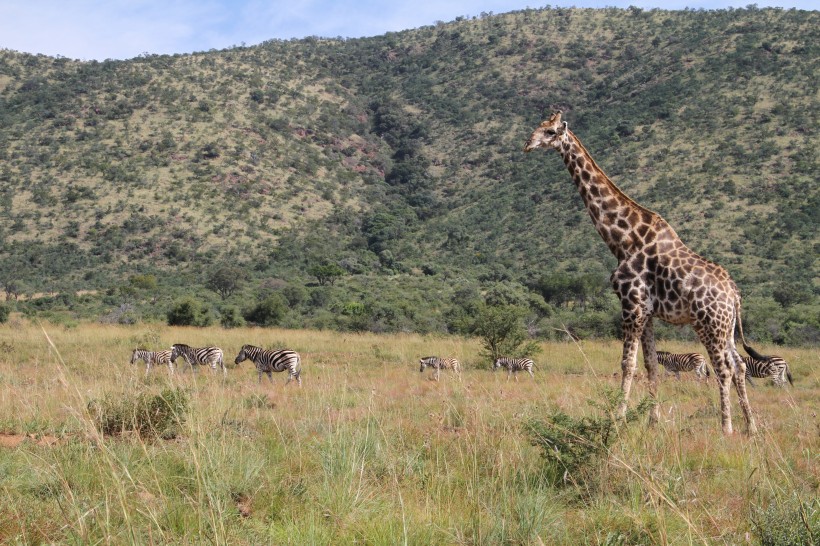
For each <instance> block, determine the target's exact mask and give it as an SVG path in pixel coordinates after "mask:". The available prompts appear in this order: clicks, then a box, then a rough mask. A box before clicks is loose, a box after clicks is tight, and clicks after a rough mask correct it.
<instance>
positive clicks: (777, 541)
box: [751, 496, 820, 546]
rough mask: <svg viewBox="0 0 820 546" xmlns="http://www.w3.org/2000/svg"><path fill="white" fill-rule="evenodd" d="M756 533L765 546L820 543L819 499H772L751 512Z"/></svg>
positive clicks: (795, 497)
mask: <svg viewBox="0 0 820 546" xmlns="http://www.w3.org/2000/svg"><path fill="white" fill-rule="evenodd" d="M751 519H752V523H753V525H754V534H755V535H757V538H758V540H760V544H761V545H762V546H769V545H772V546H774V545H778V546H781V545H783V546H785V545H792V544H793V545H795V546H797V545H800V544H820V500H818V499H812V500H810V501H803V500H800V499H799V498H798V497H797V496H794V497H792V498H790V499H786V500H785V501H784V502H777V501H772V502H770V503H769V505H768V506H767V507H766V508H765V509H755V510H753V512H752V516H751Z"/></svg>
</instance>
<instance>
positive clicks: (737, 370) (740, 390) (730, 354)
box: [726, 347, 757, 435]
mask: <svg viewBox="0 0 820 546" xmlns="http://www.w3.org/2000/svg"><path fill="white" fill-rule="evenodd" d="M726 359H727V361H728V362H732V361H734V363H735V365H734V375H733V376H732V382H733V383H734V384H735V390H736V391H737V397H738V399H739V401H740V409H741V411H743V417H744V418H745V419H746V428H747V430H748V432H749V434H750V435H753V434H757V425H756V424H755V418H754V415H753V414H752V406H751V405H750V404H749V396H748V393H747V392H746V363H745V362H743V359H742V358H740V355H739V354H738V353H737V351H736V350H735V349H734V348H732V347H729V350H728V351H727V355H726Z"/></svg>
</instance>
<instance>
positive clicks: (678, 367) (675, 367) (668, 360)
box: [658, 351, 710, 379]
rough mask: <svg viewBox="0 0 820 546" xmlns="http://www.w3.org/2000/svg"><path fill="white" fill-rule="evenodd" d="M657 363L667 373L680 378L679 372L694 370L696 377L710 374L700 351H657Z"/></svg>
mask: <svg viewBox="0 0 820 546" xmlns="http://www.w3.org/2000/svg"><path fill="white" fill-rule="evenodd" d="M658 364H660V365H661V366H663V367H664V368H665V369H666V371H667V373H674V374H675V377H677V378H678V379H680V372H695V375H696V376H697V378H698V379H700V378H701V377H703V378H707V377H709V375H710V372H709V365H708V364H707V363H706V358H705V357H704V356H703V355H702V354H700V353H683V354H675V353H668V352H666V351H658Z"/></svg>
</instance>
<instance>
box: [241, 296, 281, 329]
mask: <svg viewBox="0 0 820 546" xmlns="http://www.w3.org/2000/svg"><path fill="white" fill-rule="evenodd" d="M287 310H288V305H287V301H286V300H285V298H284V296H282V295H281V294H279V293H275V294H271V295H270V296H268V297H267V298H265V299H264V300H262V301H261V302H259V303H258V304H257V305H256V307H254V308H253V309H251V310H250V311H249V312H247V313H246V314H245V319H246V320H247V321H248V322H252V323H254V324H259V325H260V326H276V325H277V324H279V322H280V321H281V320H282V319H283V318H284V317H285V313H287Z"/></svg>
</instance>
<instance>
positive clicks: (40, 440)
mask: <svg viewBox="0 0 820 546" xmlns="http://www.w3.org/2000/svg"><path fill="white" fill-rule="evenodd" d="M26 441H28V442H32V443H34V444H36V445H38V446H54V445H57V444H59V443H60V439H59V438H57V437H56V436H48V435H46V436H36V435H34V434H0V447H8V448H12V447H18V446H19V445H20V444H22V443H23V442H26Z"/></svg>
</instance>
